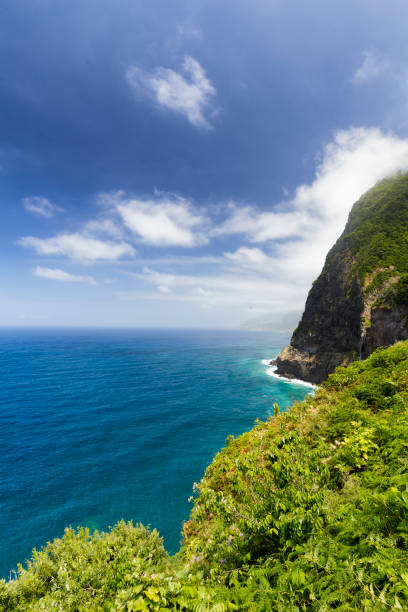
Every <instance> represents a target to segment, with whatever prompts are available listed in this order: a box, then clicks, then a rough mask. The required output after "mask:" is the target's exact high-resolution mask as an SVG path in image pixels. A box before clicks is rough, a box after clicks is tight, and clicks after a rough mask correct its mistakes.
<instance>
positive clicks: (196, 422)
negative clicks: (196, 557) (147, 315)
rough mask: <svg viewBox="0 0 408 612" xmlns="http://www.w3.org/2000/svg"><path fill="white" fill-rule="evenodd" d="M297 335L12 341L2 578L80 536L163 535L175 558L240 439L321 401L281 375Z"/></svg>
mask: <svg viewBox="0 0 408 612" xmlns="http://www.w3.org/2000/svg"><path fill="white" fill-rule="evenodd" d="M287 340H288V338H287V337H286V336H284V335H273V334H270V333H251V332H220V331H163V330H160V331H152V330H149V331H147V330H146V331H145V330H143V331H141V330H72V329H71V330H55V329H52V330H51V329H48V330H38V329H37V330H28V329H19V330H17V329H15V330H10V329H8V330H6V329H3V330H0V448H1V460H0V533H1V536H2V546H1V547H0V576H4V577H8V576H9V572H10V570H11V569H12V568H15V567H16V564H17V562H24V560H25V559H26V558H27V557H29V556H30V555H31V550H32V548H33V547H41V546H42V545H43V544H45V543H46V542H47V541H49V540H50V539H53V538H54V537H58V536H61V535H62V534H63V531H64V527H65V526H66V525H72V526H77V525H87V526H89V527H90V528H98V529H106V528H107V527H108V526H109V525H113V524H115V522H117V521H118V520H119V519H121V518H125V519H126V520H130V519H133V520H134V521H137V522H142V523H144V524H146V525H148V524H150V525H151V526H152V527H156V528H157V529H158V530H159V531H160V533H161V535H163V536H164V539H165V545H166V548H167V549H168V550H169V551H170V552H175V551H176V550H177V548H178V546H179V542H180V530H181V526H182V523H183V521H184V520H186V519H187V518H188V514H189V510H190V504H189V503H188V501H187V500H188V497H189V496H190V495H191V493H192V484H193V482H195V481H198V480H200V478H201V477H202V475H203V472H204V470H205V467H206V466H207V465H208V463H209V462H210V461H211V459H212V458H213V457H214V455H215V453H216V452H217V451H218V450H219V449H220V448H221V447H222V446H224V443H225V438H226V436H227V435H229V434H234V435H237V434H240V433H242V432H244V431H246V430H248V429H249V428H251V427H252V425H253V422H254V420H255V419H256V418H260V419H265V418H267V416H268V415H269V414H271V412H272V410H273V403H274V402H278V404H279V405H280V407H281V409H283V408H286V407H288V406H289V405H290V404H292V403H293V401H295V400H301V399H303V398H304V397H305V395H306V393H307V392H308V391H310V389H308V388H307V387H305V386H302V385H297V384H289V383H286V382H283V381H280V380H278V379H276V378H274V377H271V376H269V375H268V374H267V372H266V370H267V368H266V366H265V365H264V364H263V363H262V360H263V359H268V358H272V357H274V356H275V355H276V354H277V353H278V352H279V350H280V349H281V348H282V346H283V345H284V344H286V343H287Z"/></svg>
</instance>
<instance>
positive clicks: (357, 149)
mask: <svg viewBox="0 0 408 612" xmlns="http://www.w3.org/2000/svg"><path fill="white" fill-rule="evenodd" d="M406 169H408V140H407V139H405V140H404V139H400V138H397V137H396V136H394V135H392V134H388V135H387V134H383V133H382V132H380V131H379V130H377V129H365V128H355V129H351V130H347V131H339V132H337V133H336V134H335V136H334V139H333V141H332V142H331V143H330V144H328V145H327V146H326V147H325V149H324V152H323V156H322V160H321V162H320V164H319V165H318V167H317V169H316V173H315V179H314V180H313V181H312V183H310V184H305V185H301V186H300V187H298V188H297V189H296V191H295V195H294V197H293V198H292V199H291V200H287V201H285V202H281V203H279V204H278V206H277V207H276V212H260V211H258V210H257V209H256V208H255V207H250V206H246V207H239V206H237V205H236V204H230V206H229V208H230V211H231V215H230V217H229V218H227V219H226V221H225V222H224V223H222V224H221V225H220V226H219V227H218V228H216V230H215V231H214V234H215V235H222V234H241V235H244V236H246V237H247V239H248V240H250V241H251V242H253V243H261V242H269V243H272V244H274V245H275V250H276V249H277V250H278V251H279V252H280V253H281V254H282V253H286V254H285V256H284V260H285V261H287V259H288V257H289V256H290V258H291V259H292V258H293V254H294V253H300V252H301V250H302V248H303V247H304V245H305V243H309V240H310V242H311V244H310V245H309V246H310V249H309V248H308V249H307V251H304V252H303V253H302V255H301V257H300V259H301V261H300V262H299V263H300V266H301V267H302V268H304V262H305V261H307V260H310V259H312V258H313V257H314V255H313V254H314V253H316V254H317V253H319V254H320V255H319V257H318V260H319V262H322V258H323V256H324V254H325V253H326V252H327V250H328V248H329V247H330V246H331V244H332V243H333V242H334V241H335V239H336V238H337V237H338V236H339V234H340V233H341V231H342V229H343V227H344V225H345V223H346V220H347V216H348V213H349V212H350V209H351V207H352V205H353V203H354V202H355V201H356V200H357V199H358V198H359V197H360V196H361V195H362V194H363V193H364V192H365V191H367V190H368V189H370V187H372V186H373V185H374V184H375V183H376V182H377V181H378V180H380V179H381V178H383V177H385V176H387V175H389V174H392V173H394V172H396V171H398V170H406ZM289 238H290V239H291V242H290V247H288V242H287V241H288V239H289ZM283 240H285V241H284V242H283ZM277 241H279V242H277ZM288 249H290V254H289V253H287V250H288ZM313 267H314V266H313Z"/></svg>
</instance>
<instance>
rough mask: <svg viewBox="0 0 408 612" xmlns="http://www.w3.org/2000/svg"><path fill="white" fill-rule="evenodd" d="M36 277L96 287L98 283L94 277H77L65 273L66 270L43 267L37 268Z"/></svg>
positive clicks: (34, 271)
mask: <svg viewBox="0 0 408 612" xmlns="http://www.w3.org/2000/svg"><path fill="white" fill-rule="evenodd" d="M33 274H34V276H39V277H40V278H48V279H50V280H57V281H65V282H66V281H68V282H74V283H88V285H96V281H95V279H94V278H93V277H92V276H77V275H76V274H70V273H69V272H65V271H64V270H60V269H59V268H43V267H41V266H37V267H36V268H34V270H33Z"/></svg>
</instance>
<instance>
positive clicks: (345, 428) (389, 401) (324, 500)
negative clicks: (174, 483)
mask: <svg viewBox="0 0 408 612" xmlns="http://www.w3.org/2000/svg"><path fill="white" fill-rule="evenodd" d="M407 451H408V342H404V343H398V344H396V345H394V346H393V347H391V348H388V349H386V350H382V351H376V352H375V353H373V354H372V355H371V356H370V357H369V358H368V359H367V360H366V361H363V362H354V363H352V364H351V365H350V366H348V367H347V368H338V369H337V370H336V372H335V373H334V374H332V375H331V376H329V378H328V380H327V381H326V382H325V383H324V384H323V385H322V387H321V388H320V389H319V390H318V391H317V392H316V395H315V396H314V397H310V398H308V399H307V400H306V401H304V402H302V403H301V404H295V405H294V406H293V408H292V409H291V410H290V411H289V412H287V413H284V414H279V411H278V409H277V408H275V416H273V417H271V418H270V419H268V420H267V421H266V422H265V423H261V422H257V423H256V425H255V427H254V429H252V430H251V431H250V432H248V433H245V434H243V435H242V436H240V437H238V438H236V439H234V438H232V437H229V439H228V443H227V446H226V447H225V448H224V449H223V450H222V451H221V452H220V453H218V455H217V456H216V457H215V459H214V461H213V462H212V464H211V465H210V466H209V467H208V468H207V471H206V474H205V476H204V478H203V480H202V481H201V483H200V484H199V485H198V486H197V487H196V495H197V497H196V500H195V503H194V508H193V510H192V513H191V518H190V520H189V522H188V523H186V524H185V526H184V542H183V545H182V547H181V550H180V552H179V553H178V554H177V555H176V556H175V557H169V556H168V555H167V554H166V552H165V550H164V549H163V547H162V543H161V540H160V538H159V536H158V534H157V532H155V531H152V532H150V531H149V530H147V529H145V528H143V527H141V526H137V527H133V526H132V525H131V524H125V523H123V522H121V523H119V524H118V525H117V526H116V527H115V528H114V529H113V530H112V531H111V532H109V533H107V534H100V533H97V532H95V534H93V535H90V533H89V532H88V531H87V530H84V529H80V530H78V531H74V530H72V529H68V530H67V531H66V533H65V535H64V537H63V538H62V539H60V540H55V541H54V542H52V543H50V544H48V545H47V546H46V547H45V548H44V550H42V551H40V552H34V554H33V558H32V560H31V562H30V563H29V564H28V566H27V568H26V569H23V568H22V567H20V568H19V572H18V578H16V579H15V580H12V581H10V582H7V583H6V582H4V581H3V582H1V583H0V607H1V606H2V609H4V610H47V611H48V610H72V611H74V610H81V611H82V610H146V611H148V610H196V611H197V612H204V611H207V610H208V611H209V610H212V611H213V612H222V611H227V610H240V611H245V610H251V611H265V612H270V611H272V610H277V611H281V612H291V611H293V612H294V611H303V610H311V611H319V612H329V611H331V610H336V611H338V612H340V611H341V612H346V611H347V612H352V611H361V610H363V611H371V610H372V611H376V612H377V611H381V610H406V609H408V551H407V548H408V452H407Z"/></svg>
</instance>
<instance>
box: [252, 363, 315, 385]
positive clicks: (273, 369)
mask: <svg viewBox="0 0 408 612" xmlns="http://www.w3.org/2000/svg"><path fill="white" fill-rule="evenodd" d="M274 361H275V360H274V359H262V364H263V365H265V366H268V367H267V369H266V374H267V375H268V376H272V377H273V378H277V379H278V380H281V381H282V382H285V383H290V384H292V385H302V386H304V387H310V388H311V389H312V390H314V391H315V390H316V389H318V387H319V385H315V384H313V383H310V382H307V381H306V380H301V379H299V378H286V377H285V376H280V375H279V374H277V373H276V370H277V367H276V365H274Z"/></svg>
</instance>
